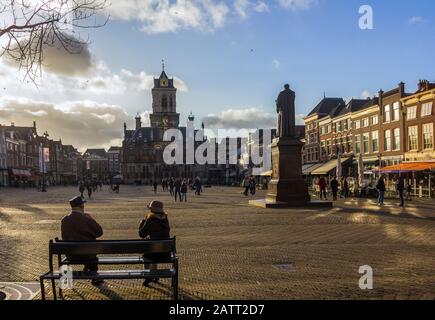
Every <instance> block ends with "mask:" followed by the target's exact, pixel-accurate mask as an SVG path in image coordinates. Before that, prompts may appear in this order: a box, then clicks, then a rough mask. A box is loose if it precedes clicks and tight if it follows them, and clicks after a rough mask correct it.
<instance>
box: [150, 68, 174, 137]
mask: <svg viewBox="0 0 435 320" xmlns="http://www.w3.org/2000/svg"><path fill="white" fill-rule="evenodd" d="M151 92H152V98H153V113H152V114H150V121H151V127H153V128H164V129H171V128H178V126H179V124H180V114H178V113H177V88H175V87H174V79H173V78H172V79H169V77H168V76H167V75H166V72H165V65H164V64H163V70H162V74H161V75H160V77H159V78H157V79H156V78H155V79H154V88H153V89H152V91H151Z"/></svg>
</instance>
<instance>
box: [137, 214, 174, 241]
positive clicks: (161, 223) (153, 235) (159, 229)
mask: <svg viewBox="0 0 435 320" xmlns="http://www.w3.org/2000/svg"><path fill="white" fill-rule="evenodd" d="M170 231H171V228H170V226H169V220H168V215H167V214H165V213H163V214H157V213H150V214H149V215H148V216H147V217H146V218H145V219H143V220H142V222H141V223H140V225H139V236H140V237H141V238H147V237H149V238H150V239H151V240H154V239H156V240H159V239H169V237H170Z"/></svg>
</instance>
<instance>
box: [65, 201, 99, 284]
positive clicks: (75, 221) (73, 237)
mask: <svg viewBox="0 0 435 320" xmlns="http://www.w3.org/2000/svg"><path fill="white" fill-rule="evenodd" d="M69 203H70V205H71V209H72V210H71V213H70V214H69V215H68V216H66V217H64V218H63V219H62V223H61V231H62V240H65V241H95V240H96V239H97V238H99V237H101V236H102V235H103V229H102V228H101V226H100V225H99V224H98V223H97V221H95V220H94V218H92V217H91V216H90V215H89V214H87V213H85V203H86V200H85V199H83V198H82V197H80V196H78V197H75V198H73V199H71V200H70V201H69ZM67 258H68V259H69V260H72V261H79V262H82V261H83V264H84V270H83V271H91V272H92V271H94V272H96V271H98V264H97V257H96V256H69V257H67ZM103 283H104V280H92V284H93V285H94V286H99V285H101V284H103Z"/></svg>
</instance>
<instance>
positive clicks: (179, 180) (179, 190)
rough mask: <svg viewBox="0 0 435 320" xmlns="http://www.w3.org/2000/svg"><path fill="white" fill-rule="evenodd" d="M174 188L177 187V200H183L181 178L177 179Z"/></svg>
mask: <svg viewBox="0 0 435 320" xmlns="http://www.w3.org/2000/svg"><path fill="white" fill-rule="evenodd" d="M174 189H175V192H174V194H175V201H177V199H179V200H180V201H182V200H181V179H179V178H177V180H175V183H174Z"/></svg>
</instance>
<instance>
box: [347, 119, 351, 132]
mask: <svg viewBox="0 0 435 320" xmlns="http://www.w3.org/2000/svg"><path fill="white" fill-rule="evenodd" d="M351 128H352V120H351V119H347V129H348V130H350V129H351Z"/></svg>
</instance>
